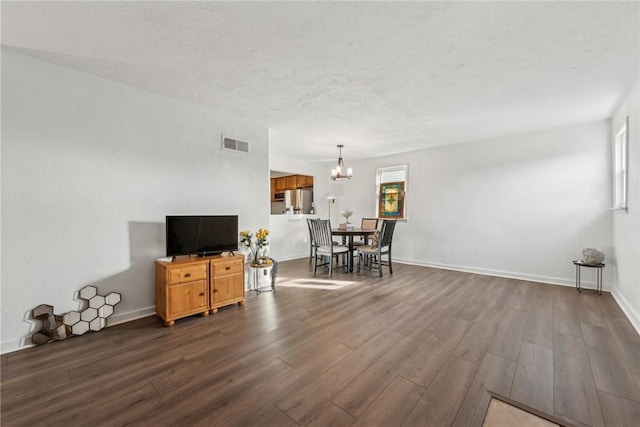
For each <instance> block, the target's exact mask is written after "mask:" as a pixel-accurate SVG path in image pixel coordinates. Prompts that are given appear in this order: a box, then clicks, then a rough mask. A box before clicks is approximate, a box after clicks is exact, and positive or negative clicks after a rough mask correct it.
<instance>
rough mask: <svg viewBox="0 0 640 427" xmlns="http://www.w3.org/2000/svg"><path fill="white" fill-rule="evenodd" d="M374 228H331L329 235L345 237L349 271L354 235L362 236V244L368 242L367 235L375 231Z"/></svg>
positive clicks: (351, 261) (350, 270)
mask: <svg viewBox="0 0 640 427" xmlns="http://www.w3.org/2000/svg"><path fill="white" fill-rule="evenodd" d="M375 232H376V230H372V229H368V228H364V229H363V228H355V227H354V228H351V227H350V228H332V229H331V235H332V236H341V237H342V238H343V240H344V239H346V243H347V247H348V248H349V256H348V257H347V268H348V269H349V272H353V252H354V249H355V248H354V244H353V238H354V237H363V238H364V244H365V245H368V244H369V236H371V235H372V234H373V233H375ZM343 243H344V241H343Z"/></svg>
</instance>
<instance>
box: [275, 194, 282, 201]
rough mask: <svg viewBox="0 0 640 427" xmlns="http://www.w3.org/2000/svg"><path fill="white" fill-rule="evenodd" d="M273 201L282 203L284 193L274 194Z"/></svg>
mask: <svg viewBox="0 0 640 427" xmlns="http://www.w3.org/2000/svg"><path fill="white" fill-rule="evenodd" d="M273 199H274V200H282V201H284V193H274V194H273Z"/></svg>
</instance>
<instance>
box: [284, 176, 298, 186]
mask: <svg viewBox="0 0 640 427" xmlns="http://www.w3.org/2000/svg"><path fill="white" fill-rule="evenodd" d="M284 179H285V180H286V187H287V188H286V190H295V189H296V175H289V176H285V177H284Z"/></svg>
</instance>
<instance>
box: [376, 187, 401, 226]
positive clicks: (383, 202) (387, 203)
mask: <svg viewBox="0 0 640 427" xmlns="http://www.w3.org/2000/svg"><path fill="white" fill-rule="evenodd" d="M378 197H379V199H378V216H379V217H380V218H392V219H400V218H404V182H385V183H384V184H380V193H379V196H378Z"/></svg>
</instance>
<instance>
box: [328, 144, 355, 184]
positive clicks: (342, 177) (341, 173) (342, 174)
mask: <svg viewBox="0 0 640 427" xmlns="http://www.w3.org/2000/svg"><path fill="white" fill-rule="evenodd" d="M342 147H344V145H342V144H339V145H338V148H339V149H340V156H339V157H338V165H337V166H336V167H335V168H333V169H331V179H332V180H333V181H346V180H348V179H351V177H352V176H353V171H352V170H351V168H348V169H347V168H346V167H345V166H344V160H342Z"/></svg>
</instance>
